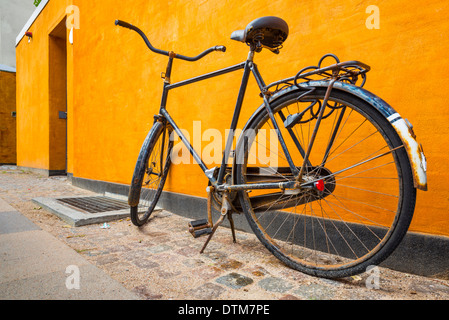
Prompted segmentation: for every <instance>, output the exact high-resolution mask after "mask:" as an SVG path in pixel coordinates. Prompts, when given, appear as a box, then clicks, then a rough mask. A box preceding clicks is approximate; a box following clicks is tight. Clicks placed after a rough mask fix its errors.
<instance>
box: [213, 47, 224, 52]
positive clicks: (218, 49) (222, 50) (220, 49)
mask: <svg viewBox="0 0 449 320" xmlns="http://www.w3.org/2000/svg"><path fill="white" fill-rule="evenodd" d="M214 49H215V51H221V52H226V47H225V46H215V48H214Z"/></svg>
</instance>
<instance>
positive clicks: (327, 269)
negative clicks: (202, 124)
mask: <svg viewBox="0 0 449 320" xmlns="http://www.w3.org/2000/svg"><path fill="white" fill-rule="evenodd" d="M312 91H313V92H309V93H308V94H307V95H304V91H300V92H292V93H289V94H286V95H285V96H283V97H280V98H278V99H277V100H275V102H273V103H272V106H271V107H272V110H273V113H274V114H275V118H276V119H277V122H278V125H279V127H281V129H280V131H281V132H282V135H283V137H284V139H288V138H290V137H292V136H291V135H290V133H288V132H287V130H286V129H285V127H284V126H283V123H282V121H283V119H285V118H286V115H285V113H286V112H287V111H288V113H289V114H291V115H295V113H294V112H293V111H295V110H297V112H298V113H304V112H303V111H304V110H305V108H304V103H306V104H310V105H312V104H313V103H314V101H315V104H317V105H320V104H319V103H316V101H318V102H319V101H321V102H322V101H323V97H324V95H325V92H326V88H316V89H315V90H312ZM301 94H302V95H303V97H302V98H300V99H299V100H298V98H299V96H300V95H301ZM293 108H297V109H295V110H294V109H293ZM316 108H318V106H316ZM309 110H310V111H308V117H307V116H306V113H304V114H303V117H304V116H306V117H305V119H301V120H300V121H299V122H298V123H297V124H296V125H295V126H294V127H293V128H292V131H293V133H294V135H295V136H298V137H297V141H298V140H301V142H303V144H304V145H306V144H307V143H308V141H309V140H308V138H306V137H305V131H306V130H305V129H307V131H308V132H310V131H311V129H313V127H314V122H315V123H316V118H315V119H314V116H315V115H317V114H318V112H317V110H315V111H314V110H313V107H312V109H309ZM326 110H328V111H327V112H325V113H324V116H323V119H322V122H321V125H320V130H321V129H322V130H323V132H324V131H326V128H327V129H328V128H331V129H330V130H329V131H328V132H326V134H324V133H322V134H320V133H321V131H320V130H319V131H318V134H317V136H316V142H315V145H314V146H313V149H312V152H311V156H310V158H309V159H310V162H311V163H310V164H308V166H307V168H306V169H305V171H304V172H305V175H304V177H305V178H307V179H309V180H312V181H315V182H317V181H320V180H322V181H323V183H324V184H325V188H324V190H322V191H320V190H317V188H318V187H316V186H315V188H313V187H312V188H310V190H311V191H301V192H300V191H295V190H293V191H290V192H291V193H294V192H298V193H297V195H291V194H287V193H286V191H281V190H278V192H277V193H274V194H273V193H272V194H270V193H268V192H267V191H265V192H266V193H265V194H258V193H257V192H256V195H252V193H253V191H251V194H250V193H248V192H245V191H239V198H240V203H241V206H242V209H243V212H244V213H245V216H246V218H247V220H248V223H249V225H250V227H251V229H252V230H253V232H254V233H255V234H256V236H257V237H258V239H259V240H260V241H261V242H262V243H263V245H264V246H265V247H266V248H267V249H268V250H269V251H270V252H271V253H272V254H274V255H275V256H276V257H277V258H278V259H279V260H281V261H282V262H283V263H285V264H286V265H287V266H289V267H291V268H293V269H296V270H298V271H301V272H304V273H306V274H310V275H314V276H319V277H324V278H342V277H347V276H351V275H355V274H359V273H362V272H365V271H366V270H367V268H368V267H369V266H373V265H374V266H376V265H378V264H379V263H381V262H382V261H383V260H385V259H386V258H387V257H388V256H389V255H390V254H391V253H392V252H393V251H394V250H395V248H396V247H397V246H398V244H399V243H400V242H401V240H402V239H403V237H404V235H405V234H406V232H407V230H408V228H409V225H410V222H411V220H412V217H413V211H414V207H415V201H416V189H415V188H414V184H413V176H412V169H411V165H410V162H409V159H408V156H407V153H406V150H405V148H404V147H402V146H403V142H402V141H401V139H400V137H399V136H398V134H397V133H396V131H395V130H394V128H393V127H392V125H391V124H390V122H388V120H386V119H385V117H384V116H382V115H381V114H380V113H379V111H377V110H376V109H375V108H373V107H372V106H371V105H370V104H369V103H368V102H366V101H364V100H362V99H360V98H358V97H355V96H353V95H351V94H350V93H347V92H343V91H339V90H336V89H333V90H332V91H331V94H330V98H329V102H328V105H327V107H326ZM343 110H345V111H343ZM280 112H282V113H283V118H281V114H280ZM292 112H293V113H292ZM342 113H343V116H341V114H342ZM332 114H333V115H332ZM347 114H349V115H347ZM350 116H351V117H352V116H354V118H352V119H351V120H349V118H350ZM332 119H333V122H332V121H331V120H332ZM338 119H342V120H340V124H339V125H338V126H337V124H338ZM343 121H345V122H343ZM359 121H362V122H361V123H362V124H361V125H359V127H357V125H358V123H359ZM331 122H332V125H331V124H330V123H331ZM324 123H328V124H327V125H324ZM267 124H269V127H271V124H270V120H269V115H268V113H267V111H266V109H265V108H264V109H263V110H262V111H260V112H259V113H258V114H257V115H255V116H253V117H252V118H250V120H249V122H248V123H247V125H246V126H245V128H246V129H245V132H247V131H248V130H253V131H252V132H253V134H254V137H253V138H251V139H246V141H247V142H248V145H246V146H245V145H244V143H243V142H242V141H243V139H242V140H240V142H239V146H238V147H237V153H236V154H237V156H236V157H237V159H240V163H236V182H237V183H238V184H247V183H252V182H253V181H255V180H254V179H259V181H260V179H267V174H266V172H267V170H268V171H270V170H271V169H268V168H276V171H272V172H270V175H271V177H269V178H270V179H271V181H273V179H274V180H276V179H280V180H281V181H282V179H289V175H288V174H287V173H281V171H282V172H286V170H285V167H283V166H282V162H285V161H284V160H282V159H281V160H278V162H280V163H278V164H277V166H268V167H264V166H263V165H261V164H260V163H259V164H257V162H258V161H259V162H260V159H258V158H259V153H256V152H259V150H256V149H259V148H263V147H264V146H261V143H260V142H259V140H258V139H259V138H264V137H263V136H262V131H263V130H261V129H264V128H265V127H267ZM298 126H300V127H301V130H300V129H299V127H298ZM304 126H305V127H306V128H304ZM345 126H348V127H347V128H345ZM362 127H363V130H362V129H361V128H362ZM335 128H337V130H336V129H335ZM353 128H355V129H353ZM354 130H355V131H354ZM370 130H372V131H373V132H374V131H375V132H374V133H373V134H371V133H370V132H371V131H370ZM245 132H244V133H243V135H244V136H245ZM266 132H268V131H266ZM334 132H335V134H336V135H337V136H336V137H334V139H333V140H331V137H332V135H333V134H334ZM348 132H349V133H350V134H348ZM362 132H363V133H364V135H363V136H361V138H360V139H359V137H357V139H355V141H356V142H355V143H354V144H352V141H351V142H348V140H352V136H355V135H356V134H359V133H360V134H361V133H362ZM365 132H368V133H369V135H368V136H366V135H365ZM266 135H268V133H267V134H266ZM301 135H302V137H301ZM247 136H249V135H247ZM286 137H287V138H286ZM373 137H375V139H376V141H375V142H376V143H377V142H378V141H383V142H382V143H383V144H385V146H384V147H383V148H381V149H380V151H376V152H374V153H373V150H379V148H378V146H376V147H375V148H373V147H372V146H374V145H375V143H374V140H373ZM326 138H327V139H328V140H327V145H326V142H324V143H321V142H322V141H326V140H325V139H326ZM344 138H345V139H346V140H344ZM276 139H277V136H276ZM320 139H321V140H320ZM262 140H263V139H262ZM266 140H267V136H265V140H264V141H266ZM255 141H256V143H254V142H255ZM331 141H332V142H331ZM270 143H271V142H270ZM278 143H279V142H278ZM253 144H254V145H253ZM267 144H268V143H267ZM286 144H287V146H288V147H289V148H288V150H289V152H291V154H292V159H294V160H295V161H294V162H295V165H297V162H299V166H298V167H297V168H298V170H299V169H300V166H301V165H302V163H303V161H304V159H303V158H302V156H303V154H301V152H300V149H299V148H297V147H296V145H295V144H294V140H293V138H291V139H290V140H288V141H287V140H286ZM293 146H294V147H293ZM324 146H326V147H324ZM337 146H338V147H337ZM270 147H272V145H271V144H270ZM252 148H254V150H255V151H251V150H252ZM265 148H267V147H266V146H265ZM295 148H296V149H295ZM328 148H331V150H328ZM267 149H268V148H267ZM273 149H274V148H273ZM279 149H281V148H280V147H279V148H278V149H277V150H278V151H279ZM304 149H305V148H304ZM336 149H339V150H336ZM281 150H282V149H281ZM266 151H267V150H265V155H266ZM315 151H316V153H317V154H320V155H319V156H316V155H315V154H314V152H315ZM321 151H322V152H321ZM330 151H332V152H337V151H338V152H339V153H338V154H337V155H335V154H334V153H332V154H331V156H332V157H333V158H332V159H331V160H330V159H329V157H327V162H324V159H325V157H326V154H327V156H329V153H330ZM385 151H386V152H385ZM380 152H383V153H386V154H385V155H384V156H380V157H379V158H376V159H373V158H374V157H375V156H376V155H381V154H382V153H380ZM252 153H256V154H257V156H256V160H255V162H256V163H255V164H251V163H250V161H249V159H250V158H251V156H252ZM279 153H281V151H279ZM359 153H360V155H359ZM262 154H263V152H262ZM323 155H324V157H323V162H320V160H319V159H321V157H322V156H323ZM276 157H277V158H279V157H280V156H279V155H276V156H275V157H274V158H276ZM339 157H340V161H342V160H344V161H346V162H347V161H349V163H350V164H359V163H361V162H363V161H364V160H363V159H365V160H370V161H368V162H366V163H364V164H360V165H357V166H355V167H353V168H350V167H351V165H348V166H347V167H346V169H345V167H343V168H342V167H341V165H342V162H340V161H337V163H336V162H333V161H334V159H336V158H339ZM352 157H355V158H352ZM381 159H382V161H385V164H382V163H379V162H378V160H379V161H380V160H381ZM298 160H300V161H298ZM317 160H318V161H317ZM253 161H254V157H253ZM387 161H388V162H387ZM313 163H316V164H318V163H319V164H320V165H317V166H313V165H312V164H313ZM324 163H325V164H324ZM323 164H324V165H323ZM366 165H371V166H372V167H371V168H369V167H366ZM320 166H321V167H320ZM323 167H324V168H323ZM348 168H350V169H348ZM262 169H263V170H262ZM257 170H259V174H258V176H256V177H254V175H255V174H254V172H257ZM342 170H343V171H342ZM355 170H358V171H355ZM287 171H289V172H290V173H291V170H290V169H289V170H287ZM262 172H265V174H262ZM309 172H310V175H309ZM362 173H363V174H362ZM391 174H394V176H391V177H390V176H389V175H391ZM281 178H282V179H281ZM305 178H304V179H305ZM332 179H333V180H332ZM362 180H363V181H362ZM283 181H285V180H283ZM303 181H304V180H303ZM315 182H314V184H315ZM350 183H352V185H348V184H350ZM304 185H306V184H304ZM393 191H394V192H395V193H391V194H390V192H393ZM307 192H308V193H307ZM288 197H290V198H289V199H287V198H288ZM273 199H275V200H274V201H272V200H273ZM264 201H265V202H267V201H272V202H271V203H268V204H266V203H265V204H264ZM275 201H276V202H275ZM292 205H293V206H292ZM260 208H262V209H260ZM356 210H357V211H356ZM387 210H388V211H387ZM384 211H385V212H384ZM384 220H385V221H384Z"/></svg>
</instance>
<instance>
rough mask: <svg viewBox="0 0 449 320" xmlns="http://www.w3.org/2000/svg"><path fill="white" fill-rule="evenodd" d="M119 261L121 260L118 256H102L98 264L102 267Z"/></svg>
mask: <svg viewBox="0 0 449 320" xmlns="http://www.w3.org/2000/svg"><path fill="white" fill-rule="evenodd" d="M118 260H119V258H118V257H117V256H116V255H114V254H108V255H105V256H101V257H100V258H98V259H97V261H96V264H97V265H100V266H102V265H105V264H108V263H113V262H116V261H118Z"/></svg>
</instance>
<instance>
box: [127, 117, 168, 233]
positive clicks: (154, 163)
mask: <svg viewBox="0 0 449 320" xmlns="http://www.w3.org/2000/svg"><path fill="white" fill-rule="evenodd" d="M170 133H171V132H170V131H169V130H168V129H167V127H166V126H165V125H164V124H163V123H161V122H156V123H155V124H154V125H153V127H152V128H151V130H150V132H149V133H148V135H147V137H146V139H145V141H144V143H143V145H142V148H141V150H140V154H139V157H138V159H137V162H136V167H135V169H134V174H133V178H132V182H131V186H130V191H129V196H128V204H129V205H130V206H131V221H132V222H133V224H134V225H136V226H142V225H144V224H145V223H146V222H147V221H148V218H149V217H150V216H151V214H152V212H153V210H154V208H155V207H156V204H157V202H158V200H159V197H160V195H161V193H162V189H163V188H164V184H165V180H166V179H167V175H168V170H169V168H170V164H171V161H170V154H171V150H172V148H173V141H171V140H170Z"/></svg>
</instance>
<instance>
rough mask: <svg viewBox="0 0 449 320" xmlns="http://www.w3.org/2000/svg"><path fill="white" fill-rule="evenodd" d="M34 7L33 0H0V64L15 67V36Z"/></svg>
mask: <svg viewBox="0 0 449 320" xmlns="http://www.w3.org/2000/svg"><path fill="white" fill-rule="evenodd" d="M35 9H36V7H35V6H34V0H0V65H6V66H8V67H13V68H15V67H16V37H17V36H18V35H19V32H20V31H21V30H22V28H23V26H24V25H25V23H26V22H27V21H28V19H29V18H30V17H31V14H32V13H33V11H34V10H35Z"/></svg>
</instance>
